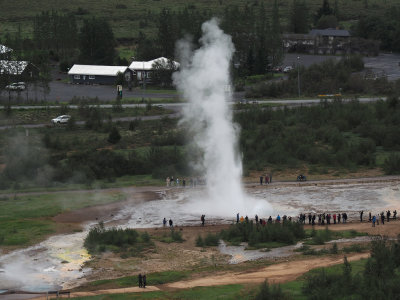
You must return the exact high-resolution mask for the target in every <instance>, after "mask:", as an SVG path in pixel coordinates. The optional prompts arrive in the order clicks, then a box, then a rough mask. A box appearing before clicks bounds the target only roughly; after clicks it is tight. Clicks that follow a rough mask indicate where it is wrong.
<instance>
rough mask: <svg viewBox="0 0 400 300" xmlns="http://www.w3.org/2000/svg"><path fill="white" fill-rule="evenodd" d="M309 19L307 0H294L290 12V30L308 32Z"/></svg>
mask: <svg viewBox="0 0 400 300" xmlns="http://www.w3.org/2000/svg"><path fill="white" fill-rule="evenodd" d="M308 21H309V20H308V7H307V5H306V2H305V0H302V1H301V0H293V4H292V10H291V12H290V31H291V32H294V33H307V32H308V29H309V24H308Z"/></svg>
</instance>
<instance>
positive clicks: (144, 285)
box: [143, 274, 147, 288]
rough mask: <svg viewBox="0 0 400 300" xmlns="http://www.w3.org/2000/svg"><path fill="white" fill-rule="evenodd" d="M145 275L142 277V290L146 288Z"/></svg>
mask: <svg viewBox="0 0 400 300" xmlns="http://www.w3.org/2000/svg"><path fill="white" fill-rule="evenodd" d="M146 280H147V279H146V274H144V275H143V288H146V283H147V282H146Z"/></svg>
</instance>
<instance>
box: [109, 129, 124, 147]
mask: <svg viewBox="0 0 400 300" xmlns="http://www.w3.org/2000/svg"><path fill="white" fill-rule="evenodd" d="M120 139H121V135H120V134H119V131H118V129H117V127H112V128H111V132H110V134H109V135H108V140H107V141H108V142H109V143H111V144H116V143H118V142H119V140H120Z"/></svg>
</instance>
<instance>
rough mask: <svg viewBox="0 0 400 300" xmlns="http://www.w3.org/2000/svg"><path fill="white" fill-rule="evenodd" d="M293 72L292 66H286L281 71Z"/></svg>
mask: <svg viewBox="0 0 400 300" xmlns="http://www.w3.org/2000/svg"><path fill="white" fill-rule="evenodd" d="M292 70H293V67H292V66H286V67H285V68H284V69H283V73H289V72H290V71H292Z"/></svg>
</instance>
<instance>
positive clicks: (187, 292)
mask: <svg viewBox="0 0 400 300" xmlns="http://www.w3.org/2000/svg"><path fill="white" fill-rule="evenodd" d="M366 261H367V260H366V259H362V260H358V261H354V262H351V263H350V265H351V268H352V274H353V276H354V275H355V274H357V273H360V272H362V271H363V269H364V266H365V263H366ZM319 270H320V269H314V270H311V271H309V272H308V273H306V274H304V275H303V276H301V277H300V278H298V279H297V280H295V281H291V282H286V283H283V284H281V285H280V286H281V288H282V290H283V291H284V292H285V293H287V294H288V295H290V296H291V297H292V299H301V300H302V299H307V297H306V296H305V295H304V294H303V292H302V288H303V285H304V281H305V278H306V276H308V275H309V274H315V273H316V272H318V271H319ZM325 271H326V272H327V273H328V274H341V272H342V264H339V265H335V266H332V267H328V268H325ZM163 273H166V272H163ZM159 274H161V273H159ZM152 276H156V277H155V278H157V273H155V274H148V275H147V278H148V280H149V278H152ZM118 280H119V279H115V280H114V282H117V281H118ZM124 280H126V279H124ZM136 280H137V279H136V277H135V278H132V281H131V283H132V284H135V285H136V284H137V281H136ZM171 280H172V281H176V280H180V279H179V277H175V276H172V277H171ZM103 282H106V281H103ZM98 283H99V284H100V283H101V282H100V281H97V282H94V285H97V284H98ZM101 284H103V283H101ZM152 284H156V283H152ZM100 286H102V287H106V286H104V285H97V287H100ZM119 286H120V287H124V286H125V285H124V284H122V285H119ZM131 286H132V285H131ZM257 290H258V287H257V286H254V285H251V286H246V287H245V286H243V285H240V284H234V285H221V286H214V287H196V288H191V289H184V290H179V291H169V292H166V291H160V292H149V293H131V294H115V295H100V296H93V297H80V298H75V299H90V300H92V299H93V300H94V299H96V300H97V299H98V300H103V299H104V300H105V299H113V300H120V299H121V300H125V299H254V297H255V295H256V293H257Z"/></svg>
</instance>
